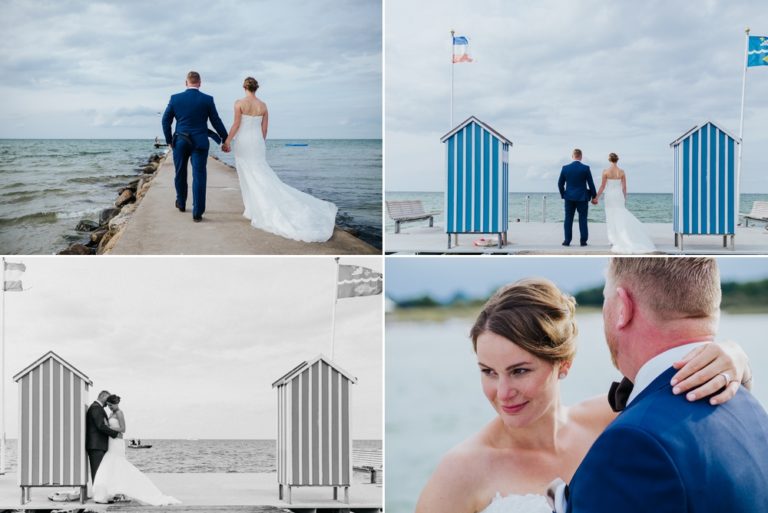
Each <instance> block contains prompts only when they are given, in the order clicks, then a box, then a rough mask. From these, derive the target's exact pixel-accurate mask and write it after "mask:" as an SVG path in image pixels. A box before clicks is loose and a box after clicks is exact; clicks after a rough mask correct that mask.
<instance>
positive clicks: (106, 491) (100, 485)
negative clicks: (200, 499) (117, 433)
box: [93, 417, 180, 506]
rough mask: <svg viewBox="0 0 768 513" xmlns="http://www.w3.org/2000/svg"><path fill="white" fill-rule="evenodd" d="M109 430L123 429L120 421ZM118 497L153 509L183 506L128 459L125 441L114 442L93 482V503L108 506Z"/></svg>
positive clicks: (114, 422)
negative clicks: (153, 507)
mask: <svg viewBox="0 0 768 513" xmlns="http://www.w3.org/2000/svg"><path fill="white" fill-rule="evenodd" d="M109 427H111V428H112V429H117V428H119V427H120V421H119V420H118V419H117V418H116V417H110V419H109ZM117 494H123V495H125V496H126V497H128V498H130V499H132V500H135V501H139V502H142V503H145V504H150V505H152V506H165V505H167V504H180V501H178V500H177V499H174V498H173V497H170V496H168V495H163V493H162V492H161V491H160V490H158V488H157V487H156V486H155V485H154V483H152V481H150V480H149V478H148V477H147V476H145V475H144V474H143V473H142V472H141V471H140V470H139V469H137V468H136V467H134V466H133V465H132V464H131V462H129V461H128V460H127V459H126V457H125V441H124V440H123V439H122V438H110V439H109V448H108V449H107V453H106V454H105V455H104V459H102V460H101V465H99V469H98V470H97V472H96V479H94V481H93V499H94V500H95V501H96V502H100V503H105V502H108V501H110V500H111V499H112V498H113V497H114V496H115V495H117Z"/></svg>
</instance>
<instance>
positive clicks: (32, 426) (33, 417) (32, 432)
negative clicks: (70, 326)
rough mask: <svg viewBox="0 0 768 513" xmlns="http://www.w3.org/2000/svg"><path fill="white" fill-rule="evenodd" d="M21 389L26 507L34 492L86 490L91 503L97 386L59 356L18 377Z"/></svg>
mask: <svg viewBox="0 0 768 513" xmlns="http://www.w3.org/2000/svg"><path fill="white" fill-rule="evenodd" d="M13 380H14V381H15V382H17V383H18V384H19V409H20V411H21V414H20V415H19V445H18V462H19V465H18V469H19V486H21V503H22V504H26V503H27V502H28V501H29V500H30V488H31V487H33V486H55V487H58V486H67V487H70V486H71V487H80V501H81V502H85V491H86V486H87V485H88V474H89V473H88V464H87V462H86V458H85V414H86V410H87V399H88V388H89V387H90V386H92V385H93V383H92V382H91V380H90V379H89V378H88V376H86V375H85V374H83V373H82V372H80V371H79V370H77V369H76V368H75V367H74V366H72V365H71V364H70V363H68V362H66V361H65V360H64V359H63V358H61V357H60V356H59V355H57V354H56V353H54V352H53V351H49V352H48V353H46V354H44V355H43V356H42V357H40V358H39V359H38V360H36V361H35V362H33V363H32V364H30V365H29V366H28V367H27V368H25V369H24V370H22V371H21V372H19V373H18V374H16V375H15V376H14V377H13Z"/></svg>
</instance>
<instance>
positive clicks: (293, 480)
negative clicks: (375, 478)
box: [272, 355, 357, 504]
mask: <svg viewBox="0 0 768 513" xmlns="http://www.w3.org/2000/svg"><path fill="white" fill-rule="evenodd" d="M356 382H357V378H355V377H354V376H352V375H351V374H349V373H348V372H346V371H344V370H342V369H340V368H339V367H338V366H336V365H334V364H333V363H331V362H330V361H328V360H326V359H325V357H324V356H322V355H320V356H318V357H317V358H315V359H314V360H309V361H305V362H302V363H301V364H299V365H297V366H296V367H294V368H293V369H291V370H290V371H289V372H288V373H287V374H285V375H284V376H282V377H281V378H280V379H278V380H277V381H275V382H274V383H272V388H277V407H278V413H277V417H278V420H277V481H278V490H279V497H280V499H281V500H283V489H284V488H283V487H287V489H288V490H287V491H288V494H287V499H285V500H287V502H288V503H289V504H290V503H291V487H293V486H331V487H333V498H334V499H338V489H339V488H340V487H343V488H344V501H345V502H346V503H349V486H350V484H351V482H352V435H351V433H350V385H352V384H354V383H356Z"/></svg>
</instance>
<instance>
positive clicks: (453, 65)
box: [448, 30, 456, 130]
mask: <svg viewBox="0 0 768 513" xmlns="http://www.w3.org/2000/svg"><path fill="white" fill-rule="evenodd" d="M455 33H456V31H454V30H451V124H450V125H449V126H448V130H452V129H453V68H454V67H455V64H454V63H453V57H454V53H453V38H454V34H455Z"/></svg>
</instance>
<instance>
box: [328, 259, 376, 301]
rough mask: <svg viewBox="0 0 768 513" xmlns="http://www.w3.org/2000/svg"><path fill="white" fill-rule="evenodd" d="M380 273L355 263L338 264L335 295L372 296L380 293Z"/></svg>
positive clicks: (341, 296)
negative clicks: (336, 291) (336, 292)
mask: <svg viewBox="0 0 768 513" xmlns="http://www.w3.org/2000/svg"><path fill="white" fill-rule="evenodd" d="M382 285H383V280H382V276H381V273H377V272H375V271H372V270H371V269H368V268H367V267H360V266H357V265H339V282H338V286H339V289H338V294H337V295H336V297H337V298H338V299H342V298H345V297H359V296H374V295H376V294H381V291H382Z"/></svg>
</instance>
